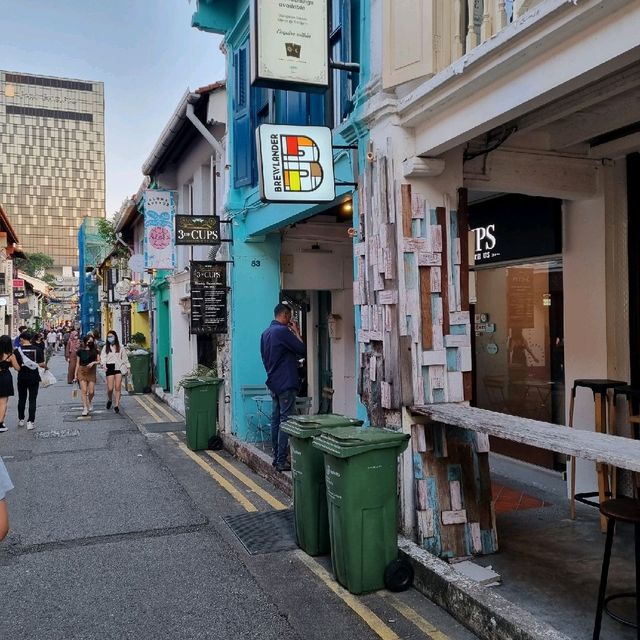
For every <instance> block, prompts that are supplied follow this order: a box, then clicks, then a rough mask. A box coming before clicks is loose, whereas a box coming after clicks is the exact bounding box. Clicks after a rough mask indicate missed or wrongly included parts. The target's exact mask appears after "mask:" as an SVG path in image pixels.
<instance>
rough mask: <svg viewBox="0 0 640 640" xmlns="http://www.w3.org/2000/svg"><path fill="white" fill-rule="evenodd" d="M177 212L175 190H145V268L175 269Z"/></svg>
mask: <svg viewBox="0 0 640 640" xmlns="http://www.w3.org/2000/svg"><path fill="white" fill-rule="evenodd" d="M175 212H176V197H175V192H174V191H168V190H165V189H148V190H147V191H145V192H144V266H145V269H173V268H175V266H176V262H175V260H176V259H175V253H174V244H175V243H174V228H173V218H174V216H175Z"/></svg>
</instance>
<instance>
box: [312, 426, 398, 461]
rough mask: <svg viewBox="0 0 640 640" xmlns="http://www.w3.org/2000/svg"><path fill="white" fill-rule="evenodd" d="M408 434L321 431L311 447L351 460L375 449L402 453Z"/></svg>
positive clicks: (369, 429)
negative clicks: (394, 450)
mask: <svg viewBox="0 0 640 640" xmlns="http://www.w3.org/2000/svg"><path fill="white" fill-rule="evenodd" d="M409 437H410V436H409V434H408V433H402V432H400V431H392V430H391V429H380V428H378V427H339V428H337V429H331V430H324V429H323V430H322V431H321V433H320V435H319V436H318V437H317V438H315V439H314V441H313V446H314V447H316V448H317V449H320V450H321V451H324V452H325V453H329V454H331V455H332V456H335V457H336V458H351V457H352V456H357V455H359V454H361V453H366V452H367V451H373V450H375V449H391V448H394V447H395V448H396V449H398V453H402V452H403V451H404V450H405V449H406V448H407V444H408V442H409Z"/></svg>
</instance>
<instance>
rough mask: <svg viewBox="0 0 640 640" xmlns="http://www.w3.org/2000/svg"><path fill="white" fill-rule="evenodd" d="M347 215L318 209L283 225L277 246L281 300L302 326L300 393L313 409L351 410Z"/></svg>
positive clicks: (353, 383)
mask: <svg viewBox="0 0 640 640" xmlns="http://www.w3.org/2000/svg"><path fill="white" fill-rule="evenodd" d="M350 226H351V218H350V217H349V218H348V219H347V218H344V217H341V216H337V215H336V214H335V213H334V214H328V213H325V214H321V215H317V216H314V217H313V218H310V219H309V220H306V221H303V222H300V223H297V224H295V225H292V226H291V227H288V228H287V229H286V230H285V231H284V232H283V237H282V248H281V272H282V285H283V287H282V293H281V300H282V301H284V302H287V303H289V304H290V306H291V307H292V308H293V309H294V313H295V314H296V317H297V319H298V322H299V324H300V326H301V329H302V334H303V338H304V341H305V343H306V345H307V358H306V361H305V362H304V363H303V367H302V369H301V388H300V395H302V394H304V397H308V398H310V410H311V411H312V412H315V413H333V412H336V413H341V414H345V415H350V416H353V415H355V412H356V378H355V370H356V366H355V352H356V341H355V309H354V305H353V241H352V240H351V238H350V236H349V234H348V230H349V227H350Z"/></svg>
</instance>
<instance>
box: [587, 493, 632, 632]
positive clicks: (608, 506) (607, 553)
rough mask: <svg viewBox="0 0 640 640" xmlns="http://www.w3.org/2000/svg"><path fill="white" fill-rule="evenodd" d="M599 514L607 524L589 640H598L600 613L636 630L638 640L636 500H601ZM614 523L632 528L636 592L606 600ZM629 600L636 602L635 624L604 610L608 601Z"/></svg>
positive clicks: (600, 624)
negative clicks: (606, 614) (626, 523)
mask: <svg viewBox="0 0 640 640" xmlns="http://www.w3.org/2000/svg"><path fill="white" fill-rule="evenodd" d="M600 513H601V514H602V515H603V517H604V518H606V520H607V540H606V543H605V547H604V557H603V559H602V575H601V577H600V587H599V589H598V606H597V609H596V621H595V624H594V628H593V640H599V638H600V627H601V626H602V612H603V611H607V613H608V614H609V615H610V616H611V617H613V618H614V619H615V620H617V621H618V622H622V623H623V624H626V625H628V626H630V627H635V628H636V630H637V638H638V640H640V599H638V593H640V500H632V499H631V498H615V499H613V500H605V501H604V502H602V503H601V504H600ZM618 521H619V522H628V523H630V524H632V525H633V526H634V535H635V560H636V590H635V592H634V593H617V594H614V595H611V596H609V597H608V598H607V597H605V596H606V592H607V579H608V577H609V562H610V561H611V547H612V546H613V534H614V532H615V528H616V522H618ZM630 597H635V599H636V624H633V622H631V621H630V620H626V619H624V618H621V617H619V616H617V615H614V614H612V613H611V612H609V611H608V609H607V604H608V603H609V602H610V601H611V600H615V599H618V598H630Z"/></svg>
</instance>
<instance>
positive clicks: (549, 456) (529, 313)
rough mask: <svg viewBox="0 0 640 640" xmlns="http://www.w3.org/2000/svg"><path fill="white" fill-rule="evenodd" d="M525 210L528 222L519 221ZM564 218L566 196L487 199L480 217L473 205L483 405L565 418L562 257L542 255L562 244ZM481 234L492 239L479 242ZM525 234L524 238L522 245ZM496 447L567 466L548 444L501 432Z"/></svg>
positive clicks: (476, 366)
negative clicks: (516, 440)
mask: <svg viewBox="0 0 640 640" xmlns="http://www.w3.org/2000/svg"><path fill="white" fill-rule="evenodd" d="M523 203H524V206H523ZM519 214H522V215H526V216H527V217H528V219H527V221H526V222H523V221H522V220H519ZM507 215H508V216H509V217H508V219H507V222H505V216H507ZM560 216H561V205H560V203H559V202H558V201H549V200H548V199H544V198H527V197H526V196H518V197H517V198H516V199H514V197H513V196H510V197H507V198H505V199H501V198H497V199H495V200H494V201H488V202H485V203H483V204H482V208H480V209H478V210H476V215H475V216H474V212H473V206H472V207H470V227H471V229H476V231H475V232H473V240H474V242H475V243H476V247H475V248H476V249H479V251H477V252H476V253H475V255H474V264H473V265H472V267H471V268H472V269H473V280H474V282H475V304H474V306H473V311H472V313H473V318H472V321H473V327H474V341H473V372H474V404H475V406H478V407H481V408H483V409H489V410H491V411H497V412H499V413H506V414H510V415H516V416H520V417H523V418H531V419H534V420H542V421H544V422H551V423H555V424H564V420H565V418H564V416H565V401H564V395H565V387H564V314H563V303H564V300H563V286H562V258H561V256H559V255H557V256H556V255H554V256H553V257H547V256H545V257H537V256H536V255H535V254H536V253H543V252H549V250H550V249H551V250H553V249H560V248H561V243H559V244H558V238H557V237H554V236H555V234H556V233H558V225H557V222H558V221H559V220H560ZM488 218H491V221H490V222H489V220H488ZM532 220H533V221H534V223H535V224H537V225H538V228H537V230H536V233H537V236H536V235H531V234H529V233H528V232H527V226H530V225H531V223H532ZM474 224H475V226H474ZM509 228H511V229H512V230H513V231H514V233H515V232H517V235H516V236H515V237H516V240H515V242H511V243H509V245H508V246H505V243H507V242H508V241H509V233H506V232H507V231H508V229H509ZM477 229H482V230H483V231H484V234H483V233H481V232H479V231H477ZM480 235H483V236H484V237H483V238H482V239H481V240H478V236H480ZM487 235H490V236H491V238H490V240H489V242H485V240H486V237H487ZM521 238H522V239H523V240H524V242H523V243H522V245H521V246H518V242H519V240H520V239H521ZM536 238H537V239H538V242H536ZM553 253H555V251H553ZM478 254H479V255H478ZM502 257H505V258H508V259H507V260H505V261H503V260H501V258H502ZM491 449H492V451H495V452H496V453H500V454H503V455H507V456H510V457H513V458H517V459H519V460H523V461H526V462H529V463H531V464H535V465H538V466H542V467H547V468H550V469H561V468H563V467H564V461H563V460H561V459H560V458H559V457H557V456H556V455H555V454H554V453H553V452H550V451H546V450H544V449H537V448H535V447H530V446H527V445H521V444H518V443H514V442H511V441H507V440H501V439H499V438H492V439H491Z"/></svg>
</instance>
